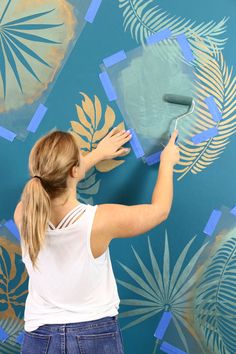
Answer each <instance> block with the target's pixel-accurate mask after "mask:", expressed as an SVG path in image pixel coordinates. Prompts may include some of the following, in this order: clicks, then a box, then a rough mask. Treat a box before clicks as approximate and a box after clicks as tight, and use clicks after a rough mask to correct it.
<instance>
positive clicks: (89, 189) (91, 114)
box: [71, 92, 125, 204]
mask: <svg viewBox="0 0 236 354" xmlns="http://www.w3.org/2000/svg"><path fill="white" fill-rule="evenodd" d="M81 95H82V97H83V99H82V103H81V105H78V104H77V105H76V112H77V116H78V121H71V128H72V131H71V134H72V135H73V136H74V137H75V139H76V141H77V143H78V145H79V147H80V148H81V152H82V154H83V155H84V156H85V155H87V154H88V153H89V152H90V151H92V150H93V149H95V148H96V147H97V144H98V143H99V141H100V140H102V139H103V138H104V137H105V136H106V135H107V134H108V132H109V131H110V129H112V128H113V126H114V123H115V120H116V115H115V112H114V111H113V109H112V108H111V107H110V106H108V105H107V107H106V109H105V113H104V115H103V110H102V105H101V102H100V100H99V99H98V97H97V96H96V95H94V98H93V100H92V99H91V98H90V97H89V96H88V95H86V94H85V93H83V92H81ZM123 129H125V124H124V122H121V123H120V124H118V125H117V131H121V130H123ZM123 163H124V160H121V159H120V160H116V159H108V160H103V161H101V162H99V163H97V164H96V165H95V169H92V171H89V172H88V173H87V175H86V178H85V180H84V181H83V182H80V183H79V186H78V193H79V195H80V199H81V201H83V202H87V203H91V204H92V202H93V200H92V197H91V196H92V195H95V194H97V193H98V190H99V187H100V182H101V180H98V181H96V171H99V172H109V171H111V170H113V169H115V168H117V167H118V166H120V165H122V164H123ZM81 194H82V195H81Z"/></svg>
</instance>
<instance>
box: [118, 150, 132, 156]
mask: <svg viewBox="0 0 236 354" xmlns="http://www.w3.org/2000/svg"><path fill="white" fill-rule="evenodd" d="M130 150H131V149H130V148H120V149H119V150H118V151H117V152H116V153H115V157H119V156H126V155H128V154H129V153H130Z"/></svg>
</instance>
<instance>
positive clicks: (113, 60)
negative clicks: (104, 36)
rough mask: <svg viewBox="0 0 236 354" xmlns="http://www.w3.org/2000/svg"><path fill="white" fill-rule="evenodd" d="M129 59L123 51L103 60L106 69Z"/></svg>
mask: <svg viewBox="0 0 236 354" xmlns="http://www.w3.org/2000/svg"><path fill="white" fill-rule="evenodd" d="M125 59H127V56H126V54H125V51H124V50H121V51H119V52H117V53H115V54H113V55H110V56H109V57H107V58H105V59H103V63H104V65H105V66H106V68H110V67H111V66H113V65H115V64H117V63H119V62H121V61H123V60H125Z"/></svg>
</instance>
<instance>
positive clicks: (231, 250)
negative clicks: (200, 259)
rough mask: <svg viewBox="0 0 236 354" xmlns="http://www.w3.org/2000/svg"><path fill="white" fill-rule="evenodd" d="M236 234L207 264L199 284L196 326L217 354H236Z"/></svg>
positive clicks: (224, 243) (196, 298) (195, 306)
mask: <svg viewBox="0 0 236 354" xmlns="http://www.w3.org/2000/svg"><path fill="white" fill-rule="evenodd" d="M235 232H236V230H235V229H234V230H233V232H232V233H231V235H229V236H230V237H229V238H228V239H227V240H226V241H225V242H223V244H221V245H220V247H219V248H218V250H217V251H216V252H215V254H214V255H213V256H211V257H210V259H209V261H208V262H207V264H206V267H205V271H204V272H203V274H202V276H201V277H200V280H199V283H198V284H197V288H196V294H195V305H194V317H195V324H196V326H197V327H198V330H199V333H200V334H201V340H202V341H204V342H205V344H206V345H207V347H208V348H209V349H210V350H211V352H212V353H215V354H218V353H220V354H234V353H236V338H235V332H236V307H235V296H236V267H235V264H236V236H235Z"/></svg>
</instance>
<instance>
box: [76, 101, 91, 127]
mask: <svg viewBox="0 0 236 354" xmlns="http://www.w3.org/2000/svg"><path fill="white" fill-rule="evenodd" d="M76 111H77V114H78V118H79V122H80V123H81V124H83V125H84V126H85V127H86V128H88V130H89V131H90V133H92V132H93V131H92V127H91V124H90V123H89V121H88V120H87V118H86V115H85V113H84V111H83V109H82V108H81V107H80V106H79V105H76Z"/></svg>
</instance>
